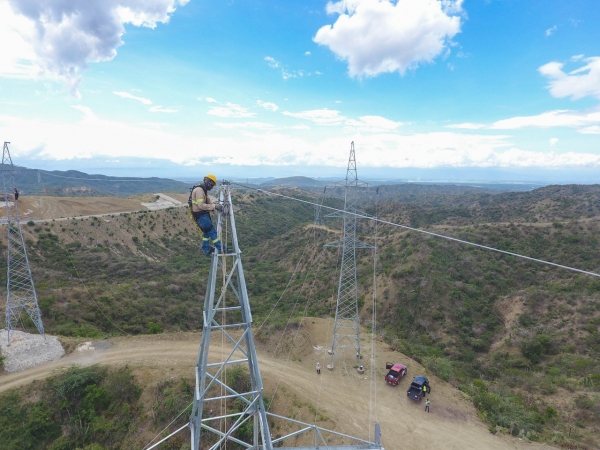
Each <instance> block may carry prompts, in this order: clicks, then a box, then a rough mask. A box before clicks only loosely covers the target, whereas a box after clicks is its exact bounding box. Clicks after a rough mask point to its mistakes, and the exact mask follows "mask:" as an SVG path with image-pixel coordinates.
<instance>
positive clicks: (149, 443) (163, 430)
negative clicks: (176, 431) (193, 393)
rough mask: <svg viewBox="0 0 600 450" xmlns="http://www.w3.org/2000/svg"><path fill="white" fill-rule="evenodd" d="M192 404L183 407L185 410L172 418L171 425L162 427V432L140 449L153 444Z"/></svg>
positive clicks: (143, 449)
mask: <svg viewBox="0 0 600 450" xmlns="http://www.w3.org/2000/svg"><path fill="white" fill-rule="evenodd" d="M193 404H194V402H193V401H192V402H191V403H190V404H189V405H187V406H186V407H185V409H184V410H183V411H181V412H180V413H179V415H178V416H177V417H175V418H174V419H173V420H172V421H171V423H170V424H169V425H167V426H166V427H164V428H163V429H162V431H160V433H158V434H157V435H156V436H154V437H153V438H152V440H151V441H150V442H148V443H147V444H146V445H144V447H143V448H142V450H145V449H146V448H147V447H148V446H149V445H151V444H152V443H153V442H154V441H155V440H156V438H157V437H159V436H160V435H161V434H163V433H164V432H165V430H166V429H167V428H169V427H170V426H171V425H173V423H175V421H176V420H177V419H179V418H180V417H181V415H182V414H183V413H184V412H186V411H187V410H188V408H189V407H190V406H192V405H193Z"/></svg>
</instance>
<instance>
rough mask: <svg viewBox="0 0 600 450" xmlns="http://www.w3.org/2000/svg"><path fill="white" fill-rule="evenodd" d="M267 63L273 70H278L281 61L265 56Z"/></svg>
mask: <svg viewBox="0 0 600 450" xmlns="http://www.w3.org/2000/svg"><path fill="white" fill-rule="evenodd" d="M265 61H266V62H267V64H268V65H269V67H270V68H271V69H277V68H278V67H279V61H277V60H276V59H275V58H273V57H271V56H265Z"/></svg>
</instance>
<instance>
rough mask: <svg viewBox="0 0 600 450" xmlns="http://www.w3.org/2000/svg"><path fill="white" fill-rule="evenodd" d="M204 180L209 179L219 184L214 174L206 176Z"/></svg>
mask: <svg viewBox="0 0 600 450" xmlns="http://www.w3.org/2000/svg"><path fill="white" fill-rule="evenodd" d="M204 178H208V179H209V180H212V182H213V183H215V184H217V177H215V176H214V175H213V174H212V173H209V174H208V175H204Z"/></svg>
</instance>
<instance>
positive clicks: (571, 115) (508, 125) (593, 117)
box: [448, 110, 600, 130]
mask: <svg viewBox="0 0 600 450" xmlns="http://www.w3.org/2000/svg"><path fill="white" fill-rule="evenodd" d="M596 123H600V110H593V111H587V112H580V111H570V110H555V111H548V112H545V113H542V114H538V115H535V116H519V117H511V118H509V119H503V120H498V121H497V122H494V123H492V124H483V123H460V124H455V125H449V126H448V128H456V129H466V130H480V129H489V130H516V129H520V128H529V127H532V128H551V127H569V128H579V127H584V126H588V125H591V124H596Z"/></svg>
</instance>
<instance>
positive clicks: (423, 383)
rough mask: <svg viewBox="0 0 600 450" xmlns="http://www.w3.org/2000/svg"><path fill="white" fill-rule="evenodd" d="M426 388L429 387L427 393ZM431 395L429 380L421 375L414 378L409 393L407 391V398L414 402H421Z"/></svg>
mask: <svg viewBox="0 0 600 450" xmlns="http://www.w3.org/2000/svg"><path fill="white" fill-rule="evenodd" d="M425 387H427V389H426V392H425V391H424V389H423V388H425ZM430 393H431V387H430V386H429V380H428V379H427V378H425V377H422V376H420V375H419V376H416V377H415V378H413V381H412V383H411V384H410V386H409V388H408V391H406V396H407V397H408V398H410V399H412V400H417V401H421V399H422V398H423V397H425V396H426V395H427V394H430Z"/></svg>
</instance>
